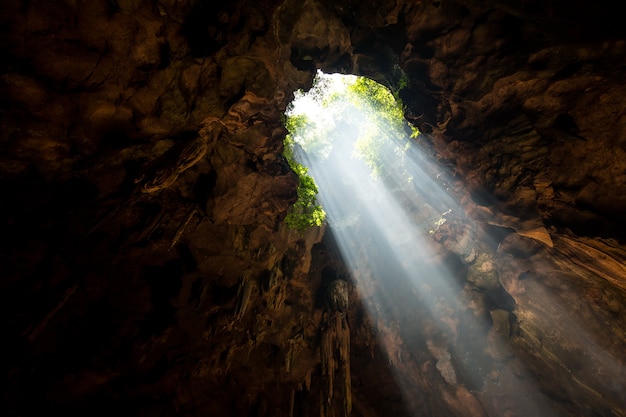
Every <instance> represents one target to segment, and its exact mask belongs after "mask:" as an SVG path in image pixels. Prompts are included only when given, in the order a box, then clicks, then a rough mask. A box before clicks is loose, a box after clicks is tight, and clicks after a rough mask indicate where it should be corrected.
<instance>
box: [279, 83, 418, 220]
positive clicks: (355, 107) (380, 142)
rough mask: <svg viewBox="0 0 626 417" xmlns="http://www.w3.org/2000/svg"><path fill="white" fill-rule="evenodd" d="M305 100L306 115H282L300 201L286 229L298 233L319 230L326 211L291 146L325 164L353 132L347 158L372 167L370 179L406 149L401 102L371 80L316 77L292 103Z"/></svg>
mask: <svg viewBox="0 0 626 417" xmlns="http://www.w3.org/2000/svg"><path fill="white" fill-rule="evenodd" d="M402 82H403V80H400V88H403V87H404V85H403V83H402ZM304 99H306V101H307V102H308V103H309V106H310V107H307V110H306V111H304V112H303V111H302V110H300V111H299V112H296V109H295V108H294V107H293V105H292V106H290V108H289V109H288V110H287V112H286V115H285V127H286V128H287V130H288V131H289V132H290V133H289V135H287V137H286V139H285V150H284V155H285V157H286V158H287V160H288V161H289V164H290V166H291V168H292V169H293V170H294V171H295V172H296V173H297V174H298V177H299V178H300V185H299V187H298V201H297V202H296V203H295V204H294V206H293V207H292V208H291V209H290V212H289V213H288V215H287V218H286V221H287V224H288V225H290V227H294V228H296V229H299V230H304V229H306V228H307V227H310V226H314V225H320V224H321V223H322V222H323V221H324V218H325V212H324V210H323V209H322V208H321V207H320V206H319V204H318V203H317V201H316V198H315V197H316V195H317V186H316V184H315V181H314V180H313V178H311V176H310V175H309V174H308V170H307V168H306V167H304V166H302V165H301V164H300V163H299V162H298V161H296V158H295V157H294V147H295V146H300V147H302V149H303V150H304V151H305V152H306V154H307V155H310V156H312V157H315V158H319V159H325V158H327V157H328V156H329V154H330V153H331V151H332V147H333V143H334V142H335V141H336V140H338V139H345V137H346V136H349V135H350V134H351V133H350V132H349V131H347V130H346V128H352V129H353V130H354V132H355V135H356V136H358V138H357V139H356V142H355V143H354V152H353V154H352V155H350V157H355V158H359V159H361V160H363V161H364V162H365V163H366V164H367V165H368V166H369V167H370V168H371V170H372V175H374V176H381V175H384V172H385V170H386V169H387V168H388V167H387V166H386V165H387V164H396V163H397V161H402V160H403V153H404V151H405V150H406V149H407V147H408V144H409V143H408V141H409V137H408V135H407V130H408V129H407V126H408V125H407V123H406V121H405V119H404V112H403V109H402V103H401V101H400V100H399V99H398V97H397V95H394V94H393V93H392V92H391V91H390V90H389V89H387V88H386V87H384V86H382V85H380V84H378V83H377V82H375V81H373V80H371V79H368V78H365V77H352V78H344V79H342V80H341V81H339V82H337V81H335V80H333V79H331V78H330V77H325V76H322V74H318V77H317V78H316V81H315V82H314V84H313V86H312V87H311V89H310V90H309V91H308V92H307V93H306V94H305V93H304V92H302V91H299V92H296V94H295V100H294V102H296V101H298V102H300V101H301V100H304ZM299 105H300V104H299ZM309 109H310V110H309ZM411 132H412V134H411V135H410V138H415V137H416V136H417V135H418V134H419V131H418V130H417V129H415V128H413V127H411ZM394 153H395V154H396V155H393V154H394ZM398 157H399V159H398ZM392 161H393V162H392ZM394 168H397V167H394Z"/></svg>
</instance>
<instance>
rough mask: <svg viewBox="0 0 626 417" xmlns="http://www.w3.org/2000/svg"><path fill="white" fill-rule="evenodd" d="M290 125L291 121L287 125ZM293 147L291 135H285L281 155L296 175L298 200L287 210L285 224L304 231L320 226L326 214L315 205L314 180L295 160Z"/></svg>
mask: <svg viewBox="0 0 626 417" xmlns="http://www.w3.org/2000/svg"><path fill="white" fill-rule="evenodd" d="M290 123H291V121H290V122H288V123H287V125H289V124H290ZM295 123H296V125H297V124H298V123H299V121H295ZM300 126H304V125H300ZM292 127H293V126H292ZM294 146H295V143H294V142H293V139H292V138H291V135H287V137H286V138H285V150H284V152H283V155H285V158H287V161H288V162H289V166H290V167H291V169H292V170H293V171H294V172H295V173H296V174H297V175H298V179H299V182H298V191H297V192H298V200H297V201H296V202H295V203H294V205H293V206H291V207H290V208H289V211H288V212H287V216H286V217H285V223H286V224H287V226H288V227H290V228H292V229H296V230H299V231H305V230H306V229H308V228H309V227H312V226H321V225H322V223H323V222H324V219H325V218H326V212H325V211H324V209H323V208H322V206H320V205H319V204H318V203H317V199H316V196H317V193H318V188H317V184H315V180H313V178H312V177H311V176H310V175H309V174H308V169H307V168H306V167H305V166H304V165H302V164H300V163H299V162H297V161H296V160H295V157H294Z"/></svg>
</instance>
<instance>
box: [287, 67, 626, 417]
mask: <svg viewBox="0 0 626 417" xmlns="http://www.w3.org/2000/svg"><path fill="white" fill-rule="evenodd" d="M318 77H322V78H324V79H325V84H324V85H325V91H323V93H324V94H327V95H333V94H335V95H337V94H342V93H344V92H345V91H347V89H348V86H350V85H351V84H353V83H354V82H355V80H356V77H353V76H348V77H346V76H341V75H338V74H334V75H325V74H322V73H318ZM315 94H316V95H307V94H299V95H296V100H295V101H294V102H293V106H292V108H291V110H290V112H289V113H288V115H298V114H305V115H306V116H307V118H308V119H310V120H311V121H312V123H313V124H314V125H316V126H317V128H318V129H319V131H318V134H319V132H322V136H323V137H322V138H321V141H322V142H324V141H327V142H328V143H330V146H328V147H327V148H328V149H325V150H324V151H323V152H315V150H311V149H307V145H308V144H307V140H306V134H307V133H306V132H295V133H294V132H292V133H294V136H295V137H294V140H295V142H296V143H298V146H297V147H296V148H295V149H294V155H295V156H296V159H298V160H299V162H300V163H302V164H303V165H304V166H306V167H308V169H309V173H310V174H311V176H312V177H313V178H314V179H315V181H316V183H317V185H318V188H319V195H318V199H319V202H320V203H321V204H322V206H323V208H324V210H325V211H326V213H327V221H328V225H329V228H328V232H327V233H332V235H333V237H334V239H335V241H336V242H337V245H338V247H339V249H340V251H341V256H342V258H343V261H344V262H345V264H346V265H347V266H348V268H349V270H350V273H351V276H352V278H353V280H354V282H355V283H356V286H357V292H358V293H359V298H360V299H361V301H362V302H363V304H364V306H365V307H366V308H367V309H368V310H369V313H370V315H371V317H372V318H373V319H372V320H373V321H374V322H375V324H376V326H377V334H378V335H379V338H380V344H381V346H383V347H384V348H385V349H386V351H387V352H386V353H387V356H388V359H389V362H390V363H391V364H392V365H393V367H392V369H393V370H395V376H396V378H397V381H398V385H399V386H400V388H401V389H402V390H403V391H404V400H405V401H406V402H407V403H411V400H412V399H413V398H416V397H418V396H419V395H423V393H418V392H416V391H415V387H416V384H415V378H416V376H415V375H416V374H419V373H420V372H422V371H421V370H420V368H419V366H418V362H417V361H416V360H415V359H412V358H407V357H406V356H405V353H406V352H407V351H409V352H413V353H414V352H415V351H416V350H419V349H422V350H424V349H426V350H427V351H428V353H429V354H430V355H431V356H432V357H434V358H435V360H436V368H437V371H438V372H439V374H440V376H441V378H443V379H444V380H446V382H447V383H448V386H452V387H460V386H464V387H468V388H469V389H474V390H476V391H480V390H481V388H482V387H484V386H485V384H487V383H488V380H489V378H490V377H491V376H490V375H492V374H491V373H490V371H491V370H494V369H496V368H494V364H493V362H494V357H496V358H500V359H502V360H504V358H510V357H512V356H513V355H512V353H511V352H510V351H509V349H508V347H507V346H506V345H505V344H504V343H503V342H501V341H500V339H499V338H497V337H496V336H494V334H495V333H494V330H493V326H492V323H491V320H493V317H495V316H493V313H492V316H489V314H490V312H489V311H486V310H485V309H483V313H481V314H478V313H477V311H480V310H481V309H480V308H478V309H476V308H470V307H468V306H469V305H471V304H472V303H475V301H476V300H474V299H472V293H471V291H470V292H469V293H468V291H465V289H464V288H463V284H464V283H463V282H462V281H463V279H459V278H458V277H457V276H456V275H455V274H456V273H457V272H458V271H459V270H461V269H462V268H463V267H464V266H463V265H459V264H463V263H465V264H466V265H470V264H471V263H472V262H473V261H475V260H476V258H477V257H478V256H479V254H478V252H477V250H476V248H475V247H474V243H473V233H474V230H473V228H474V227H475V226H473V223H472V222H471V221H470V220H469V219H468V218H467V217H466V216H465V214H464V213H463V210H462V208H461V207H460V206H459V204H457V202H456V201H455V199H454V198H453V197H452V194H451V192H450V191H451V190H450V189H449V187H450V184H451V181H450V178H449V177H448V176H447V174H446V172H445V171H444V170H443V169H442V168H441V167H440V166H438V165H437V164H436V163H435V162H434V161H433V160H432V159H430V158H428V157H427V156H425V155H424V154H423V153H422V152H421V150H420V148H419V147H418V146H416V145H415V143H413V142H411V141H409V140H408V134H410V129H406V132H408V133H407V135H406V136H405V137H395V138H393V140H392V141H390V142H388V143H385V146H383V147H378V148H377V147H375V146H374V148H373V149H374V152H375V153H376V161H377V166H376V167H375V168H377V170H378V172H374V170H373V169H372V165H371V163H368V160H367V158H364V157H363V156H364V153H363V149H365V152H371V149H372V147H371V143H370V144H367V143H366V146H363V141H362V136H363V135H364V134H366V133H367V132H369V133H371V128H372V126H374V127H375V125H376V123H383V122H381V121H378V120H377V119H376V118H375V117H373V116H372V115H373V114H374V111H373V110H372V109H368V108H367V106H362V105H361V106H355V103H354V101H350V100H347V99H346V100H342V99H341V98H337V97H335V99H334V102H333V106H334V107H331V108H329V107H328V103H326V106H325V105H323V104H322V103H323V102H324V97H320V91H319V90H317V91H315ZM339 113H341V117H342V119H341V120H337V117H338V114H339ZM385 123H387V122H385ZM368 126H369V127H368ZM378 132H379V133H377V134H379V135H380V134H381V133H380V130H379V131H378ZM394 132H395V131H394ZM383 133H384V134H388V133H389V131H384V132H383ZM398 135H401V134H400V133H399V134H398ZM317 140H318V142H319V140H320V138H317ZM418 140H419V138H418ZM318 150H319V149H318ZM369 162H371V161H369ZM375 174H376V175H375ZM451 223H453V224H451ZM444 225H445V227H448V229H447V230H448V231H451V230H452V231H454V234H455V235H454V236H453V238H451V239H449V240H448V241H445V236H444V237H441V240H442V241H445V244H442V245H436V244H434V241H435V240H436V239H435V238H437V237H438V236H439V235H440V234H441V233H443V232H442V230H441V229H444V228H445V227H444ZM439 237H440V236H439ZM442 246H443V247H445V250H442ZM450 253H454V254H455V255H458V258H456V259H457V260H456V262H457V263H456V264H455V263H454V260H453V261H452V262H450V256H449V254H450ZM407 294H410V296H407ZM507 297H508V298H507ZM407 300H409V301H407ZM497 302H499V303H501V305H498V306H496V307H495V308H494V310H500V311H504V310H506V309H511V310H512V309H513V306H512V305H507V303H509V304H514V301H513V300H512V299H511V297H510V296H509V295H508V294H506V293H503V294H502V297H501V300H498V301H497ZM503 309H504V310H503ZM407 312H410V313H411V314H413V315H414V317H412V321H413V322H414V328H412V329H402V328H400V329H394V328H393V327H392V326H389V323H391V322H394V321H396V322H403V323H407V320H406V317H404V316H405V315H406V314H407ZM504 314H507V313H506V312H505V313H504ZM401 319H404V320H401ZM409 322H410V321H409ZM433 329H434V330H433ZM409 331H415V332H416V333H418V336H419V337H418V338H417V339H420V338H421V339H420V340H417V341H416V338H415V337H414V335H412V336H410V337H407V335H408V332H409ZM563 332H564V334H568V333H567V332H569V333H571V334H568V337H570V338H572V339H576V337H577V336H576V335H577V332H581V333H582V334H583V336H584V331H583V330H582V329H578V328H577V326H576V323H575V322H573V321H572V322H571V323H568V324H566V328H565V329H563ZM433 334H438V335H439V336H440V337H439V339H440V341H439V342H438V341H437V340H438V338H436V337H432V336H433ZM446 340H447V342H446ZM450 341H452V342H450ZM424 345H425V346H424ZM590 345H591V342H589V344H588V346H590ZM402 346H404V347H402ZM590 350H593V352H592V353H593V354H594V355H597V356H598V357H600V358H601V359H602V360H603V361H604V362H606V366H607V368H609V369H610V368H611V367H612V366H613V367H614V366H616V364H617V362H616V361H615V358H613V357H611V355H610V354H607V353H606V352H604V351H603V350H602V348H601V347H599V346H592V347H591V348H590ZM487 352H488V353H487ZM617 365H618V364H617ZM519 375H520V376H519V378H518V380H517V381H518V382H516V385H515V386H506V387H504V386H503V387H495V388H493V389H494V390H495V392H497V394H496V395H499V396H501V397H500V398H501V399H506V401H507V402H508V403H509V404H515V403H516V401H517V403H518V404H522V403H523V404H524V407H525V409H526V410H528V411H529V412H531V413H532V415H535V416H551V415H555V412H554V410H552V408H551V407H550V406H549V405H548V404H547V402H546V401H545V398H544V397H543V394H540V393H539V391H538V390H537V389H536V387H535V386H534V385H533V384H532V381H533V378H532V376H531V375H530V373H528V372H527V371H525V370H523V369H522V370H519ZM523 381H525V382H523ZM620 387H621V386H617V388H615V389H619V388H620ZM458 389H462V388H458ZM458 392H459V391H457V392H456V393H452V394H450V395H459V394H458ZM471 397H472V396H471V395H470V394H469V392H467V396H466V397H463V398H466V399H467V398H471ZM468 401H469V400H468ZM465 405H466V406H467V407H477V408H481V407H482V406H485V405H484V404H483V405H482V406H481V405H480V404H478V403H475V404H472V403H471V401H470V402H468V403H467V404H465ZM493 407H497V406H493ZM501 411H502V410H498V409H497V408H494V409H492V410H490V412H491V413H495V414H496V415H497V414H498V413H499V412H501ZM420 413H421V412H420Z"/></svg>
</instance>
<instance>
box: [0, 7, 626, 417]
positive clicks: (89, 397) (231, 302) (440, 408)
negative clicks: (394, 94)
mask: <svg viewBox="0 0 626 417" xmlns="http://www.w3.org/2000/svg"><path fill="white" fill-rule="evenodd" d="M615 7H616V6H614V5H613V4H603V3H586V2H580V1H579V2H574V3H571V2H563V1H557V0H555V1H550V2H538V1H523V2H517V3H514V4H510V2H506V1H495V0H494V1H488V2H474V1H469V0H468V1H451V0H450V1H448V0H446V1H426V2H422V1H408V0H407V1H401V0H398V1H395V2H388V1H382V0H368V1H362V2H353V1H348V0H345V1H339V2H330V1H313V0H307V1H305V2H297V1H294V0H284V1H274V0H264V1H257V2H246V1H236V2H226V1H213V2H206V1H191V2H178V1H140V0H128V1H122V0H117V1H105V0H96V1H91V2H82V1H71V0H65V1H63V0H47V1H40V2H32V1H22V2H14V3H7V2H5V3H3V4H2V6H0V16H2V17H1V23H0V27H1V28H2V31H1V33H2V35H1V38H0V45H1V46H2V50H3V55H4V56H5V59H4V60H3V63H2V64H0V67H1V68H2V75H1V77H0V91H1V94H2V98H3V100H2V101H3V105H2V106H1V107H0V113H1V114H0V123H1V126H2V136H1V137H0V149H2V153H1V154H0V184H1V189H2V190H4V196H3V198H2V199H0V213H1V214H2V216H1V217H2V222H1V223H0V224H1V226H0V227H1V229H0V230H1V235H2V237H3V239H2V249H1V250H0V265H2V268H1V276H2V279H1V285H2V287H1V289H2V290H1V294H2V297H3V298H2V303H1V305H2V309H3V310H2V313H3V314H2V324H3V326H2V327H3V329H4V335H5V339H4V340H6V342H7V343H5V347H6V351H7V352H8V354H5V356H4V357H3V360H2V361H1V363H2V370H3V378H2V383H3V390H2V391H3V392H2V394H1V398H2V409H3V412H4V413H5V415H15V416H17V415H22V416H23V415H35V414H40V413H41V412H42V411H44V410H45V411H47V412H63V413H65V414H69V415H78V414H86V413H89V414H91V415H110V414H111V413H123V414H127V415H155V416H156V415H168V416H169V415H205V414H207V413H211V414H214V415H224V416H235V415H237V416H239V415H247V416H262V415H269V414H273V415H285V416H287V415H288V416H309V415H326V416H331V415H344V414H350V413H351V415H360V416H376V415H430V416H486V415H489V416H501V415H507V416H526V415H563V416H565V415H583V416H623V415H626V404H625V403H624V398H626V395H625V390H626V387H625V386H624V383H623V380H624V378H623V376H624V374H625V372H626V371H625V364H624V360H625V356H624V352H626V334H625V333H624V329H626V326H625V324H626V323H625V322H626V308H625V306H626V302H625V301H626V293H625V291H626V269H625V268H624V260H625V259H626V247H625V246H624V243H623V242H624V237H625V229H624V225H623V224H624V223H623V213H624V209H625V208H626V207H625V205H626V199H625V197H624V195H626V193H625V191H626V167H625V165H624V161H626V155H624V153H625V152H626V146H625V143H626V133H625V132H624V126H626V124H625V120H626V105H625V103H624V97H626V95H625V94H624V88H625V87H624V81H623V79H622V78H623V69H624V48H626V40H625V39H626V34H625V32H624V29H623V25H622V24H621V21H620V20H619V16H620V14H619V13H617V11H616V9H615ZM316 68H321V69H323V70H324V71H327V72H332V71H339V72H345V73H355V74H361V75H367V76H370V77H372V78H374V79H376V80H377V81H379V82H381V83H383V84H385V85H388V86H389V87H391V88H392V89H394V90H395V91H398V93H399V94H400V97H401V98H402V99H403V102H404V104H405V105H406V117H407V119H408V120H409V121H410V122H411V123H413V124H415V125H416V126H417V127H419V129H420V130H421V131H422V132H423V133H424V135H423V136H422V137H421V139H420V146H421V147H422V148H423V150H424V151H425V152H426V153H427V154H428V155H429V156H430V158H432V160H433V161H437V162H438V163H439V164H441V166H443V167H445V172H446V178H447V180H448V181H449V182H448V184H447V186H448V187H449V188H450V189H451V192H452V193H453V194H454V195H455V197H456V198H457V199H458V200H459V201H460V202H461V204H462V206H463V208H464V210H465V214H463V215H461V216H459V217H458V218H455V219H452V218H450V219H449V221H448V222H446V224H444V226H443V227H442V228H440V229H439V230H438V231H437V232H438V233H436V234H435V235H434V236H433V238H434V239H433V245H434V246H435V247H437V248H438V249H439V250H440V251H441V254H442V262H443V263H445V264H446V265H447V266H448V267H450V268H453V269H454V270H455V271H456V274H457V276H458V279H459V289H458V291H459V294H460V297H461V298H460V299H461V300H463V302H460V303H458V304H457V305H444V306H442V307H441V308H442V309H443V310H442V311H444V312H447V313H446V314H444V315H442V317H445V318H446V320H444V323H443V324H442V323H434V322H433V320H432V318H429V317H428V314H427V313H426V312H425V311H424V310H423V307H421V306H420V305H419V304H418V305H417V306H416V304H415V299H414V297H412V296H411V295H410V294H411V292H410V291H408V289H407V288H404V287H402V285H401V284H399V286H398V288H397V291H398V293H397V294H396V295H397V298H396V299H395V300H394V301H395V303H389V304H380V303H379V304H376V305H374V307H375V308H378V309H380V311H389V312H390V314H389V315H384V317H388V318H387V319H384V320H383V319H382V318H381V317H383V315H382V314H381V315H378V316H376V315H371V314H370V313H368V311H371V310H366V309H365V307H364V306H365V305H366V303H367V296H366V295H364V293H363V291H365V289H367V288H368V287H367V285H374V286H375V285H376V281H375V278H376V277H375V276H374V274H371V276H369V278H368V277H367V276H366V277H365V278H368V279H370V281H369V284H368V281H362V282H361V283H360V284H359V285H365V286H364V287H359V286H358V285H357V283H358V282H357V280H356V279H355V277H353V276H351V274H350V271H348V270H346V267H345V266H344V265H343V264H342V262H341V260H340V257H339V256H338V255H337V249H336V247H335V245H334V243H333V241H332V235H330V234H326V235H325V234H324V230H323V229H322V230H318V229H312V230H310V231H309V232H307V233H306V234H300V233H297V232H295V231H291V230H288V229H286V228H285V226H284V224H283V222H282V219H283V218H284V216H285V214H286V211H287V209H288V207H289V205H290V204H292V203H293V202H294V201H295V198H296V194H295V193H296V187H297V178H296V177H295V175H294V174H293V173H292V172H291V171H290V169H289V168H288V165H287V164H286V162H285V160H284V158H283V157H282V155H281V153H282V140H283V138H284V135H285V134H286V131H285V129H284V127H283V125H282V122H281V117H282V114H283V113H284V111H285V108H286V106H287V105H288V103H289V101H290V100H291V98H292V93H293V91H295V90H296V89H298V88H305V89H306V88H307V87H309V86H310V85H311V82H312V79H313V76H314V73H315V69H316ZM366 244H367V242H366V241H364V245H366ZM470 247H471V248H470ZM470 254H471V256H470ZM336 280H340V281H339V282H341V283H342V284H335V285H340V286H344V285H345V289H342V291H340V293H341V297H339V298H337V297H338V296H337V294H335V293H336V292H337V291H336V290H331V291H329V285H330V284H331V282H336ZM343 283H345V284H343ZM404 289H406V290H407V291H403V290H404ZM333 291H334V292H333ZM346 293H347V298H348V300H349V302H348V303H347V304H348V305H349V307H348V306H346V307H345V308H344V307H341V308H339V307H338V305H343V304H342V303H343V302H340V303H339V304H337V300H343V296H344V295H345V294H346ZM333 294H335V298H334V299H335V304H332V303H330V304H329V302H328V297H329V296H331V299H332V296H333ZM333 306H334V307H333ZM370 307H371V306H370ZM344 310H345V311H344ZM471 315H474V316H480V317H482V318H484V319H485V321H484V323H486V324H485V326H484V327H480V328H474V327H472V326H473V325H472V324H471V322H469V321H467V317H469V316H471ZM442 326H443V327H442ZM442 328H443V329H445V330H443V331H442V330H441V329H442ZM346 331H349V335H350V338H349V339H348V338H347V334H346ZM348 349H349V352H350V353H349V355H348V354H347V351H348ZM468 355H469V356H468ZM467 358H471V361H469V362H468V361H467ZM464 361H465V362H464ZM348 365H349V366H348ZM468 368H471V369H472V370H473V373H472V374H471V375H478V376H479V377H478V378H473V377H470V373H469V372H468V373H467V374H463V372H462V369H468ZM478 368H481V369H478ZM520 381H523V382H524V383H525V385H524V386H526V387H529V388H528V390H526V391H516V390H518V389H519V386H520ZM407 387H410V389H407ZM330 398H332V401H329V399H330ZM531 400H532V401H531ZM537 404H541V406H539V405H537Z"/></svg>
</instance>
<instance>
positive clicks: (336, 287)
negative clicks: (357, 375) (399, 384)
mask: <svg viewBox="0 0 626 417" xmlns="http://www.w3.org/2000/svg"><path fill="white" fill-rule="evenodd" d="M326 295H327V297H326V298H327V303H326V304H327V306H326V311H325V312H324V317H323V319H322V338H321V346H320V355H321V362H322V375H323V376H324V377H325V393H324V394H325V401H324V402H323V407H322V409H321V410H320V413H321V415H323V416H328V417H331V416H333V415H334V413H333V397H334V391H335V376H336V371H339V376H340V378H341V382H342V384H341V391H342V394H343V415H344V416H346V417H347V416H349V415H350V412H351V411H352V383H351V379H350V327H349V326H348V320H347V318H346V312H347V308H348V284H347V283H346V282H345V281H342V280H336V281H333V282H332V283H331V284H330V285H329V287H328V291H327V293H326Z"/></svg>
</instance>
